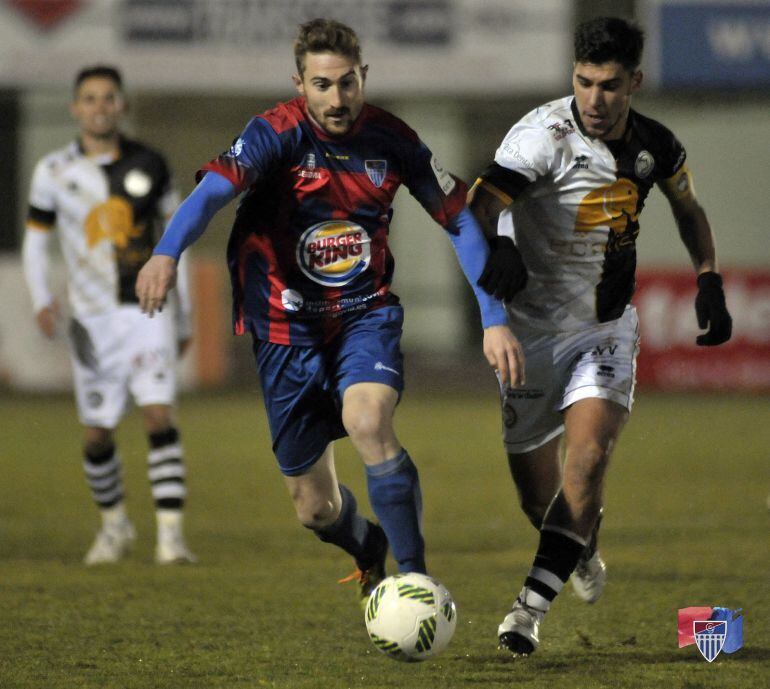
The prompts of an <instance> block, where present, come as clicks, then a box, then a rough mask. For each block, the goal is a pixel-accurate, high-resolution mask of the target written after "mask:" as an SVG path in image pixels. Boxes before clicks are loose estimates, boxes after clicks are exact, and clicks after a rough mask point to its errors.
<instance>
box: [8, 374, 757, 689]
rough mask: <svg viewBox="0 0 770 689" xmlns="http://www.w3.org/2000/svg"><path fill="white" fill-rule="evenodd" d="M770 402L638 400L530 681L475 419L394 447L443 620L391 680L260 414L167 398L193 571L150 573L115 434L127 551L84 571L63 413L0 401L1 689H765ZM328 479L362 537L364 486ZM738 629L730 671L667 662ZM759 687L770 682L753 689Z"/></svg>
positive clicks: (516, 558)
mask: <svg viewBox="0 0 770 689" xmlns="http://www.w3.org/2000/svg"><path fill="white" fill-rule="evenodd" d="M768 408H770V407H769V405H768V399H767V397H740V396H725V395H722V396H711V397H697V396H683V395H670V396H664V395H649V394H647V395H644V394H643V395H640V396H639V398H638V400H637V403H636V408H635V410H634V414H633V415H632V417H631V420H630V422H629V424H628V426H627V427H626V429H625V431H624V434H623V437H622V438H621V442H620V444H619V446H618V449H617V451H616V454H615V456H614V458H613V464H612V466H611V468H610V473H609V478H608V483H607V490H606V508H605V513H606V516H605V520H604V528H603V532H602V539H601V544H602V552H603V554H604V557H605V559H606V560H607V563H608V568H609V583H608V587H607V590H606V592H605V595H604V597H603V598H602V599H601V600H600V601H599V602H598V603H597V604H596V605H594V606H587V605H585V604H583V603H580V602H579V601H578V600H577V599H576V598H574V597H573V596H572V595H571V594H570V593H569V591H568V590H567V589H565V593H564V594H563V595H562V596H561V597H560V598H559V599H558V600H557V602H556V604H555V606H554V608H553V610H552V612H551V613H549V615H548V617H547V619H546V620H545V623H544V625H543V627H542V629H541V638H542V643H541V647H540V649H539V650H538V652H537V653H536V654H535V655H533V656H532V657H530V658H527V659H519V660H514V659H512V658H511V657H510V656H509V655H507V654H506V653H504V652H503V651H498V650H497V648H496V629H497V625H498V623H499V622H500V620H501V619H502V617H503V616H504V614H505V613H506V611H507V609H508V607H509V605H510V603H511V601H512V599H513V597H514V596H515V594H516V593H517V591H518V588H519V586H520V585H521V582H522V579H523V577H524V575H525V573H526V571H527V569H528V567H529V564H530V562H531V558H532V556H533V552H534V550H533V549H534V547H535V544H536V533H535V532H534V530H533V529H532V528H531V527H530V526H529V525H528V523H527V522H526V520H525V518H524V517H523V515H522V514H521V513H520V511H519V509H518V506H517V505H516V503H515V496H514V492H513V488H512V484H511V482H510V479H509V477H508V471H507V467H506V464H505V461H504V458H503V454H502V450H501V446H500V440H499V419H498V414H497V409H496V403H495V399H494V391H493V390H491V391H490V392H489V395H487V396H467V395H465V396H464V395H453V396H448V395H440V394H436V395H428V394H427V393H422V396H421V393H420V392H418V391H416V390H414V389H413V390H411V391H410V393H409V394H408V395H407V396H406V397H405V400H404V402H403V403H402V405H401V406H400V407H399V410H398V412H397V416H396V424H397V430H398V432H399V436H400V439H401V440H402V442H403V443H404V445H405V446H406V447H407V448H409V450H410V452H411V454H412V456H413V457H414V458H415V461H416V463H417V465H418V467H419V468H420V472H421V479H422V485H423V493H424V499H425V516H424V524H425V535H426V541H427V545H428V561H429V566H430V568H431V572H432V574H433V575H434V576H436V577H437V578H439V579H440V580H441V581H442V582H443V583H444V584H446V586H447V587H448V588H449V590H450V591H452V593H453V595H454V597H455V599H456V602H457V607H458V613H459V621H458V627H457V632H456V634H455V638H454V640H453V641H452V644H451V645H450V647H449V649H448V650H447V651H446V652H445V653H444V654H443V655H441V656H439V657H438V658H436V659H434V660H433V661H430V662H426V663H422V664H409V665H405V664H401V663H396V662H394V661H391V660H389V659H388V658H386V657H385V656H383V655H381V654H379V653H378V652H377V651H376V650H375V649H374V647H373V646H372V645H371V643H370V642H369V640H368V637H367V635H366V631H365V628H364V624H363V615H362V614H361V612H360V610H359V608H358V606H357V604H356V602H355V601H354V599H353V591H352V590H350V589H349V588H347V587H345V586H340V585H337V584H336V583H335V582H336V579H337V578H339V577H341V576H343V575H345V574H347V573H348V572H349V571H350V562H349V560H348V558H346V556H344V555H343V554H342V553H340V552H338V551H336V550H334V549H333V548H331V547H329V546H325V545H324V544H321V543H320V542H318V541H317V540H316V539H315V538H314V537H313V536H312V534H311V533H310V532H308V531H306V530H305V529H302V528H301V527H300V526H299V525H298V523H297V522H296V520H295V517H294V514H293V511H292V508H291V506H290V504H289V501H288V498H287V496H286V494H285V490H284V487H283V483H282V480H281V478H280V475H279V473H278V471H277V469H276V468H275V466H274V461H273V459H272V456H271V453H270V444H269V439H268V434H267V427H266V422H265V417H264V412H263V411H262V408H261V401H260V399H259V397H258V396H257V395H256V394H254V395H250V394H248V393H246V392H242V393H233V394H228V395H222V396H220V395H188V396H186V397H183V399H182V401H181V410H180V426H181V429H182V434H183V440H184V444H185V447H186V451H187V459H188V469H189V479H188V483H189V489H190V498H189V510H188V517H187V527H188V537H189V541H190V545H191V547H192V548H193V550H194V551H195V552H196V553H197V554H198V555H199V556H200V559H201V562H200V564H198V565H197V566H192V567H172V568H159V567H156V566H155V565H153V564H152V548H153V536H154V524H153V517H152V503H151V499H150V496H149V487H148V485H147V478H146V472H145V455H146V448H145V441H144V438H143V434H142V432H141V428H140V424H139V420H138V418H137V416H136V415H135V414H132V415H131V416H130V417H129V418H128V419H127V421H126V422H125V424H124V426H123V428H122V429H121V431H120V433H119V443H120V448H121V452H122V455H123V458H124V467H125V469H124V474H125V478H126V482H127V488H128V492H129V510H130V513H131V516H132V518H133V519H134V521H135V523H136V526H137V529H138V531H139V541H138V544H137V549H136V550H135V552H134V553H133V554H132V555H131V557H130V558H129V559H128V560H127V561H125V562H123V563H120V564H119V565H116V566H111V567H103V568H97V569H86V568H84V567H83V566H82V565H81V558H82V556H83V554H84V553H85V550H86V549H87V547H88V545H89V544H90V541H91V538H92V536H93V533H94V530H95V528H96V525H97V515H96V511H95V509H94V508H93V506H92V505H91V503H90V498H89V496H88V492H87V489H86V486H85V482H84V481H83V478H82V469H81V462H80V449H79V448H80V431H79V428H78V426H77V422H76V418H75V412H74V406H73V404H72V402H71V401H70V399H69V397H59V398H37V397H27V396H14V395H7V394H6V395H5V396H4V397H2V398H0V418H1V419H2V429H1V430H0V687H2V689H16V688H25V689H26V688H30V689H32V688H34V689H59V688H61V689H65V688H66V689H74V688H80V687H88V688H91V687H93V688H99V689H113V688H114V689H134V688H136V689H145V688H147V689H165V688H167V687H168V688H177V687H179V688H191V689H198V688H200V689H204V688H205V689H216V688H219V687H222V688H228V689H229V688H239V687H243V688H246V687H249V688H252V687H254V688H256V687H281V688H283V687H287V688H291V689H294V688H297V689H303V688H308V689H311V688H312V689H326V688H329V689H338V688H340V689H341V688H347V687H360V688H366V689H376V688H378V687H404V688H406V689H410V688H412V687H420V688H422V687H426V688H427V687H430V688H433V687H484V688H493V687H506V688H510V687H527V688H532V689H536V688H540V687H542V688H546V687H547V688H548V689H554V687H566V688H571V687H575V688H582V687H607V688H609V687H612V688H616V687H620V688H626V687H627V688H629V689H631V688H633V689H637V688H639V687H655V688H658V687H666V688H669V687H677V688H683V689H684V688H688V689H695V688H696V687H736V688H737V687H741V688H744V687H760V686H767V685H766V684H765V682H767V678H768V663H769V661H770V552H769V549H768V543H769V541H768V522H769V521H770V513H768V507H767V505H766V500H767V497H768V493H770V480H768V479H769V478H770V476H769V475H768V468H767V467H768V462H767V460H768V448H770V423H769V421H770V416H768ZM338 447H339V449H338V454H337V464H338V470H339V474H340V478H341V480H343V481H344V482H345V483H347V484H348V485H350V486H351V487H352V488H353V490H354V492H355V493H356V494H357V495H358V496H359V502H360V503H361V507H362V511H364V513H366V514H369V513H370V510H369V508H368V503H367V501H366V497H365V495H366V493H365V489H364V483H363V471H362V469H361V467H360V465H359V463H358V460H357V459H356V457H355V456H354V454H353V452H352V449H351V447H350V445H349V443H347V442H342V443H339V444H338ZM691 605H724V606H727V607H732V608H736V607H742V608H743V609H744V612H745V622H744V626H745V629H744V648H743V649H741V650H740V651H738V653H736V654H734V655H732V656H726V655H725V654H721V655H720V656H719V657H718V658H717V659H716V661H715V662H714V663H711V664H709V663H707V662H705V660H703V659H702V658H701V656H700V654H699V653H698V652H697V650H696V649H695V647H694V646H690V647H688V648H685V649H678V648H677V635H676V611H677V609H678V608H682V607H686V606H691ZM762 677H764V678H765V679H764V680H763V679H762Z"/></svg>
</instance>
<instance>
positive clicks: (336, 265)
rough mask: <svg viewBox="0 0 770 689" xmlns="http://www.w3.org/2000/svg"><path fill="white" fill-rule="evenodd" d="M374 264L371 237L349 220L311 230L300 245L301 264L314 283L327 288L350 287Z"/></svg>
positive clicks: (326, 223)
mask: <svg viewBox="0 0 770 689" xmlns="http://www.w3.org/2000/svg"><path fill="white" fill-rule="evenodd" d="M370 261H371V249H370V239H369V235H368V234H367V233H366V230H364V228H363V227H361V226H360V225H357V224H356V223H354V222H350V221H348V220H332V221H327V222H322V223H318V224H317V225H313V226H312V227H309V228H308V229H307V230H305V232H304V233H303V235H302V237H300V240H299V242H298V243H297V264H298V265H299V267H300V269H301V270H302V272H303V273H304V274H305V275H307V277H309V278H310V279H311V280H313V282H317V283H318V284H319V285H325V286H327V287H338V286H340V285H347V284H348V283H349V282H352V281H353V280H354V279H355V278H356V277H358V276H359V275H360V274H361V273H363V272H364V271H365V270H366V269H367V268H368V267H369V263H370Z"/></svg>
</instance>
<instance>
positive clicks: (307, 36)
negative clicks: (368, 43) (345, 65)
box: [294, 19, 361, 76]
mask: <svg viewBox="0 0 770 689" xmlns="http://www.w3.org/2000/svg"><path fill="white" fill-rule="evenodd" d="M324 52H329V53H337V54H339V55H344V56H345V57H349V58H352V59H353V60H354V61H355V62H356V63H358V64H360V63H361V44H360V42H359V40H358V36H357V35H356V32H355V31H353V29H351V28H350V27H349V26H346V25H345V24H343V23H342V22H338V21H336V20H334V19H311V20H310V21H309V22H305V23H304V24H301V25H300V27H299V33H298V34H297V38H296V40H295V41H294V61H295V62H296V63H297V71H298V72H299V75H300V76H302V73H303V72H304V71H305V55H307V54H308V53H324Z"/></svg>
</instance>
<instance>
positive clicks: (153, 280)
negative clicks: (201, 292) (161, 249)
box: [136, 254, 176, 318]
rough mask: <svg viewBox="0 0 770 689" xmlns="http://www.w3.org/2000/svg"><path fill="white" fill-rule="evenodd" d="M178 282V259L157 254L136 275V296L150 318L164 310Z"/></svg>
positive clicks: (143, 310) (143, 311)
mask: <svg viewBox="0 0 770 689" xmlns="http://www.w3.org/2000/svg"><path fill="white" fill-rule="evenodd" d="M175 284H176V259H174V258H173V257H171V256H164V255H162V254H155V255H154V256H152V257H151V258H150V260H149V261H147V263H145V264H144V266H142V269H141V270H140V271H139V275H137V277H136V296H137V299H138V300H139V308H140V309H141V310H142V313H146V314H147V315H148V316H150V318H152V316H153V315H154V313H155V312H156V311H157V312H158V313H160V312H161V311H163V305H164V304H165V303H166V296H167V295H168V292H169V290H170V289H171V288H172V287H173V286H174V285H175Z"/></svg>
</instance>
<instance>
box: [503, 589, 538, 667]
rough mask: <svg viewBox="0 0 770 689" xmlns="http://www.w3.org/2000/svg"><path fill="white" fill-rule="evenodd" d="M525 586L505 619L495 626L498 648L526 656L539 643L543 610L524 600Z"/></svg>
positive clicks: (525, 594)
mask: <svg viewBox="0 0 770 689" xmlns="http://www.w3.org/2000/svg"><path fill="white" fill-rule="evenodd" d="M526 599H527V588H526V587H524V589H522V592H521V593H520V594H519V597H518V598H517V599H516V602H515V603H514V604H513V607H512V608H511V612H509V613H508V614H507V615H506V616H505V619H504V620H503V621H502V623H501V624H500V626H499V627H498V628H497V638H498V640H499V642H500V648H505V649H507V650H509V651H511V653H513V654H514V655H517V656H527V655H529V654H530V653H534V651H535V650H536V649H537V647H538V646H539V645H540V623H541V622H542V621H543V617H545V610H538V609H537V608H533V607H532V606H530V605H527V604H526V603H525V602H524V601H525V600H526Z"/></svg>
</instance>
